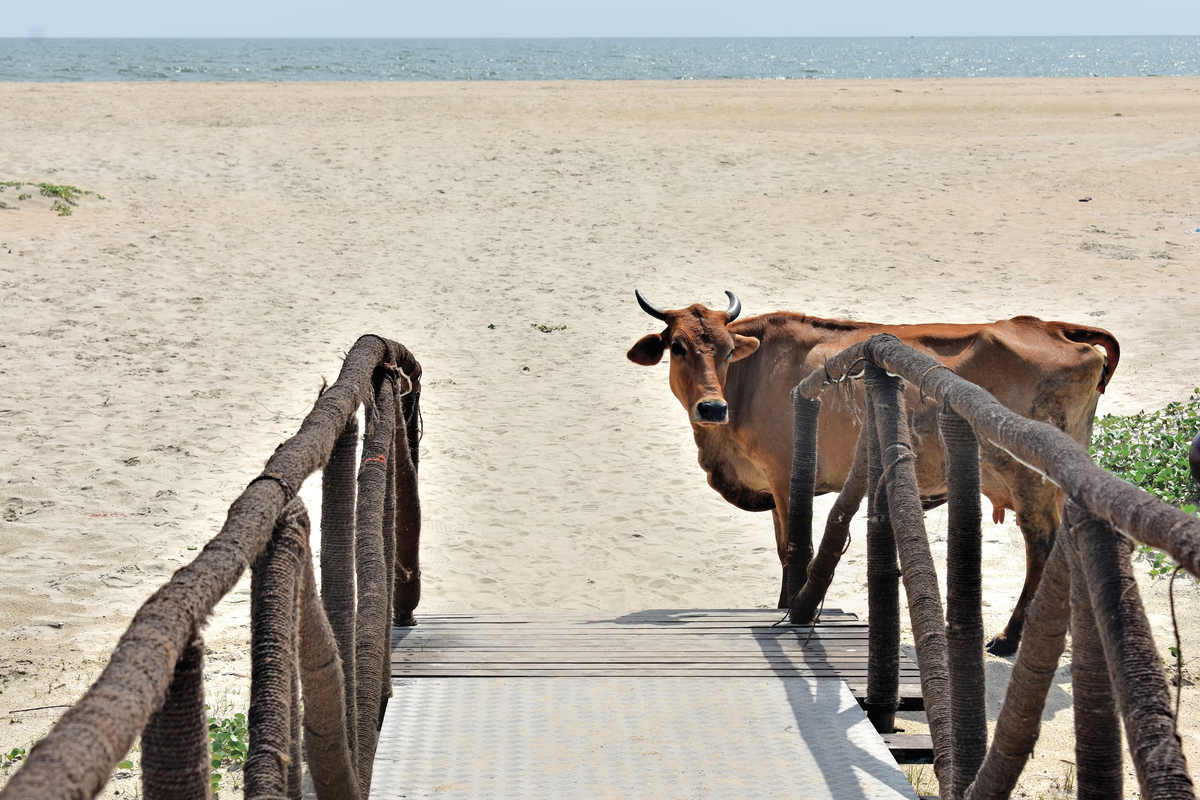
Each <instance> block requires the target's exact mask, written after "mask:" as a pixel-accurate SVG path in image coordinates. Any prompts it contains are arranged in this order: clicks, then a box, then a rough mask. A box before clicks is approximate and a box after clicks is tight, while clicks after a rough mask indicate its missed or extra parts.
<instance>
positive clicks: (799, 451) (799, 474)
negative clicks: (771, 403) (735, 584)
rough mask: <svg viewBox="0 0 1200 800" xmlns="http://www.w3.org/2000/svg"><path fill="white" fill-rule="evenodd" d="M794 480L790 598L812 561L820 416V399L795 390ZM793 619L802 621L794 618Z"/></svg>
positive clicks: (789, 546) (790, 520) (791, 492)
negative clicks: (808, 397)
mask: <svg viewBox="0 0 1200 800" xmlns="http://www.w3.org/2000/svg"><path fill="white" fill-rule="evenodd" d="M792 407H793V408H794V409H795V421H794V423H793V426H792V479H791V485H790V488H789V498H790V499H789V501H788V518H787V520H786V522H787V601H788V606H789V607H790V606H791V602H792V600H793V599H794V598H795V597H796V595H797V593H798V592H799V591H800V590H801V589H802V588H803V587H804V581H805V579H806V578H807V577H808V562H810V561H811V560H812V554H813V542H812V522H813V494H814V493H815V492H816V486H817V417H818V415H819V414H820V413H821V403H820V401H819V400H807V399H805V398H804V397H803V396H802V395H801V394H800V393H799V392H798V391H796V390H795V389H792ZM791 621H792V622H798V621H799V620H796V619H792V620H791Z"/></svg>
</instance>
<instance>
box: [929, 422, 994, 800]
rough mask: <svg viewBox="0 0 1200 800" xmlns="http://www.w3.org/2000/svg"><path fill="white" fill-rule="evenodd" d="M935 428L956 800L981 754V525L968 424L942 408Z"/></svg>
mask: <svg viewBox="0 0 1200 800" xmlns="http://www.w3.org/2000/svg"><path fill="white" fill-rule="evenodd" d="M938 428H939V429H940V431H941V435H942V443H943V444H944V445H945V448H946V489H947V492H948V494H949V497H948V498H947V508H946V516H947V519H948V525H947V528H948V530H947V542H946V656H947V666H948V667H949V670H950V710H951V717H950V719H951V723H952V738H953V741H954V785H953V787H952V795H953V796H954V797H956V798H957V797H962V796H963V795H964V794H965V793H966V791H967V787H968V786H970V785H971V781H973V780H975V773H976V772H977V771H978V770H979V765H980V764H982V763H983V757H984V755H986V753H987V706H986V702H985V699H986V692H985V689H986V686H987V681H986V678H985V676H984V669H983V608H982V603H983V576H982V571H981V566H982V560H983V523H982V511H981V509H980V502H979V481H980V478H979V442H978V441H977V440H976V439H975V432H974V431H973V430H971V426H970V424H968V423H967V421H966V420H964V419H963V418H962V417H960V416H959V415H958V414H956V413H954V411H953V410H951V408H950V407H949V406H948V405H945V404H943V405H942V408H941V410H940V411H939V412H938Z"/></svg>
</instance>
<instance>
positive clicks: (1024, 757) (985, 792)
mask: <svg viewBox="0 0 1200 800" xmlns="http://www.w3.org/2000/svg"><path fill="white" fill-rule="evenodd" d="M1069 535H1070V533H1069V531H1067V530H1066V528H1065V526H1064V527H1060V528H1059V531H1058V537H1057V540H1056V542H1055V545H1054V548H1053V549H1052V550H1051V551H1050V557H1049V558H1048V559H1046V571H1045V572H1044V573H1043V574H1042V582H1041V583H1040V584H1039V585H1038V590H1037V593H1036V594H1035V595H1034V596H1033V600H1032V601H1031V602H1030V603H1029V610H1028V612H1027V614H1026V619H1025V635H1024V636H1023V637H1022V639H1021V649H1020V650H1018V651H1017V661H1016V663H1015V664H1013V668H1012V674H1011V675H1010V676H1009V678H1008V687H1007V688H1006V690H1005V693H1004V703H1003V704H1002V705H1001V706H1000V716H999V717H998V718H997V719H996V730H995V734H994V735H993V736H992V745H991V747H989V748H988V751H987V755H986V756H984V759H983V764H981V765H980V767H979V771H978V772H977V773H976V775H975V782H974V783H972V784H971V786H970V788H969V789H968V790H967V794H966V798H967V800H1007V798H1008V797H1009V796H1010V795H1011V794H1012V790H1013V788H1014V787H1015V786H1016V785H1017V779H1018V778H1019V777H1020V776H1021V770H1023V769H1024V768H1025V763H1026V762H1027V761H1028V760H1029V756H1030V754H1032V753H1033V745H1034V743H1035V742H1036V741H1037V737H1038V732H1039V731H1040V730H1041V727H1042V711H1043V710H1044V709H1045V707H1046V696H1047V695H1048V694H1049V693H1050V686H1051V684H1052V683H1053V681H1054V673H1055V672H1057V671H1058V660H1059V658H1061V657H1062V654H1063V650H1064V649H1065V648H1066V644H1067V621H1068V620H1069V619H1070V611H1071V608H1070V605H1071V604H1070V594H1071V569H1070V562H1069V556H1068V554H1067V552H1066V550H1067V547H1068V545H1066V544H1063V543H1062V542H1063V539H1064V537H1068V536H1069Z"/></svg>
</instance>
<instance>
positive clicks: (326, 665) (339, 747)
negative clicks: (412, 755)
mask: <svg viewBox="0 0 1200 800" xmlns="http://www.w3.org/2000/svg"><path fill="white" fill-rule="evenodd" d="M297 523H298V524H300V525H301V526H302V532H301V535H302V536H303V537H304V540H305V541H308V516H307V515H305V516H303V517H300V518H298V519H297ZM299 635H300V682H301V688H302V693H303V697H304V757H305V760H306V761H307V762H308V770H309V774H310V775H311V776H312V780H313V786H314V787H315V788H316V790H317V797H318V798H320V800H356V798H358V796H359V795H358V772H357V770H356V769H355V766H354V761H353V759H352V757H351V755H350V744H349V738H348V735H347V734H348V730H347V724H346V691H345V681H344V679H343V677H342V659H341V657H340V656H339V655H338V645H337V639H336V638H335V637H334V635H333V629H332V628H331V627H330V625H329V619H328V618H327V617H326V616H325V609H324V608H323V607H322V606H321V598H320V597H319V596H318V594H317V581H316V576H315V575H314V574H313V564H312V559H311V558H305V559H304V564H303V574H302V575H301V584H300V624H299Z"/></svg>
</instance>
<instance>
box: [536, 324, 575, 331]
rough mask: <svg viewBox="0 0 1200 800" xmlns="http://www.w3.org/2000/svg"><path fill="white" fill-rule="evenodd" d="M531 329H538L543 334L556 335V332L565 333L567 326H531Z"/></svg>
mask: <svg viewBox="0 0 1200 800" xmlns="http://www.w3.org/2000/svg"><path fill="white" fill-rule="evenodd" d="M529 327H531V328H537V329H538V330H539V331H541V332H542V333H554V332H555V331H565V330H566V329H567V326H566V325H536V324H530V326H529Z"/></svg>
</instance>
